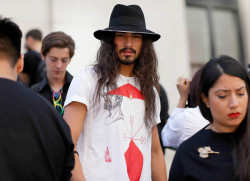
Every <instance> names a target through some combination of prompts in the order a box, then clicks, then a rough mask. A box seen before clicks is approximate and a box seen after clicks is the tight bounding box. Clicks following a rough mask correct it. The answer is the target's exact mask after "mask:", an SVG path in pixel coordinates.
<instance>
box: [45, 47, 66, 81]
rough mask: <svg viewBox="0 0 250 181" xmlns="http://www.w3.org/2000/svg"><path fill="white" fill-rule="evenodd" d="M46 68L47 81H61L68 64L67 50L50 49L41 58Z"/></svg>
mask: <svg viewBox="0 0 250 181" xmlns="http://www.w3.org/2000/svg"><path fill="white" fill-rule="evenodd" d="M43 59H44V62H45V64H46V68H47V76H48V79H51V78H52V79H63V78H64V76H65V74H66V68H67V66H68V64H69V62H70V55H69V49H68V48H56V47H54V48H51V49H50V50H49V52H48V53H47V55H46V56H45V57H43Z"/></svg>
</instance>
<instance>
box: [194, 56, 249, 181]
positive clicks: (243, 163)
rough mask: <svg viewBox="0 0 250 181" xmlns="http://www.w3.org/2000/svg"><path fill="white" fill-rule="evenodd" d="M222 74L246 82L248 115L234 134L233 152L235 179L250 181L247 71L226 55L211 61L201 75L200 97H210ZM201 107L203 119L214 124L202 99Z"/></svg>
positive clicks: (247, 114)
mask: <svg viewBox="0 0 250 181" xmlns="http://www.w3.org/2000/svg"><path fill="white" fill-rule="evenodd" d="M222 74H228V75H231V76H235V77H238V78H240V79H242V80H243V81H244V82H245V84H246V88H247V93H248V106H247V113H246V116H245V118H244V119H243V121H242V122H241V124H240V125H239V127H238V128H237V130H236V131H235V133H234V138H233V143H234V148H233V151H232V156H233V161H234V167H235V173H234V174H235V178H234V179H235V180H240V181H246V180H250V106H249V97H250V93H249V87H250V81H249V77H248V73H247V71H246V70H245V69H244V68H243V67H242V66H241V65H240V63H239V62H238V61H236V60H235V59H233V58H232V57H229V56H226V55H223V56H219V57H215V58H213V59H211V60H210V61H209V62H208V63H207V64H206V65H205V67H204V68H203V71H202V74H201V79H200V84H201V87H200V95H201V93H204V95H205V96H206V97H208V92H209V89H210V88H212V87H213V86H214V84H215V83H216V81H217V80H218V79H219V77H220V76H221V75H222ZM199 106H200V110H201V113H202V115H203V117H204V118H206V119H207V120H209V121H210V122H211V123H212V122H213V117H212V114H211V112H210V109H208V108H207V107H206V105H205V103H204V102H203V101H202V100H201V99H200V104H199Z"/></svg>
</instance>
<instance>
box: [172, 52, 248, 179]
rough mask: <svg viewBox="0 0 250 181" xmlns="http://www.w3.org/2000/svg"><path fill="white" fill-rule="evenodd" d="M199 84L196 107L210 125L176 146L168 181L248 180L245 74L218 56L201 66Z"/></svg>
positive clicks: (243, 70) (246, 87) (231, 61)
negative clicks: (198, 97) (198, 99)
mask: <svg viewBox="0 0 250 181" xmlns="http://www.w3.org/2000/svg"><path fill="white" fill-rule="evenodd" d="M200 84H201V86H200V94H199V95H200V103H199V106H200V110H201V113H202V115H203V116H204V118H206V119H207V120H209V122H210V124H209V125H208V126H206V127H205V128H203V129H202V130H200V131H199V132H198V133H196V134H195V135H194V136H192V137H191V138H190V139H188V140H187V141H185V142H184V143H183V144H181V146H180V147H179V148H178V150H177V152H176V155H175V157H174V160H173V163H172V166H171V169H170V176H169V181H173V180H178V181H180V180H209V181H211V180H213V181H216V180H218V181H228V180H239V181H247V180H250V142H249V138H250V135H249V134H250V130H249V129H250V125H249V121H250V117H249V111H250V110H249V85H250V81H249V77H248V73H247V72H246V70H245V69H244V68H243V67H242V66H241V65H240V63H239V62H237V61H236V60H235V59H233V58H231V57H229V56H220V57H216V58H213V59H211V60H210V61H209V62H208V63H207V64H206V65H205V67H204V69H203V71H202V74H201V79H200Z"/></svg>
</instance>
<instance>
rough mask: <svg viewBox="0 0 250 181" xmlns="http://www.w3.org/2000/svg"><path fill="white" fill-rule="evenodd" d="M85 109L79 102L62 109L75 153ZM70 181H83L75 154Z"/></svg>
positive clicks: (77, 157) (80, 167)
mask: <svg viewBox="0 0 250 181" xmlns="http://www.w3.org/2000/svg"><path fill="white" fill-rule="evenodd" d="M86 112H87V107H86V106H85V105H84V104H82V103H79V102H72V103H70V104H69V105H68V106H66V107H65V109H64V116H63V118H64V119H65V120H66V122H67V123H68V125H69V127H70V131H71V136H72V139H73V143H74V150H75V151H77V145H76V143H77V141H78V139H79V137H80V134H81V131H82V127H83V123H84V119H85V115H86ZM71 181H85V179H84V176H83V172H82V166H81V163H80V159H79V156H78V155H77V154H75V167H74V169H73V171H72V178H71Z"/></svg>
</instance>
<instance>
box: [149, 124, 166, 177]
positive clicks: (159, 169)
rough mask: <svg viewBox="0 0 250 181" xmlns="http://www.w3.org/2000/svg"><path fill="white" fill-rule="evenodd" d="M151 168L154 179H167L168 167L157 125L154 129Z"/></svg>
mask: <svg viewBox="0 0 250 181" xmlns="http://www.w3.org/2000/svg"><path fill="white" fill-rule="evenodd" d="M151 169H152V180H153V181H167V169H166V164H165V159H164V156H163V152H162V149H161V145H160V140H159V135H158V130H157V126H154V127H153V129H152V146H151Z"/></svg>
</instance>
